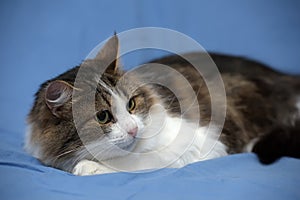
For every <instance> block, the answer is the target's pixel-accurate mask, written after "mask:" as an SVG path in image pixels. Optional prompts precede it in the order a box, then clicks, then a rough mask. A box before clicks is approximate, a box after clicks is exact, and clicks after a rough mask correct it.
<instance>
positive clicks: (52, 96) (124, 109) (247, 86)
mask: <svg viewBox="0 0 300 200" xmlns="http://www.w3.org/2000/svg"><path fill="white" fill-rule="evenodd" d="M118 48H119V42H118V38H117V36H113V37H112V38H111V39H110V40H109V41H108V42H107V43H106V44H105V45H104V47H103V48H102V49H101V51H100V52H99V53H98V55H97V56H96V57H95V58H94V59H91V60H86V61H84V62H83V63H82V64H81V66H77V67H75V68H73V69H71V70H69V71H67V72H65V73H63V74H61V75H60V76H58V77H56V78H54V79H51V80H48V81H46V82H45V83H44V84H42V85H41V87H40V89H39V90H38V92H37V93H36V99H35V103H34V105H33V107H32V110H31V112H30V113H29V116H28V133H27V137H26V141H25V149H26V150H27V152H29V153H30V154H32V155H33V156H34V157H36V158H38V159H39V160H40V161H41V162H42V163H44V164H45V165H48V166H52V167H56V168H59V169H62V170H65V171H68V172H72V173H74V174H76V175H91V174H101V173H109V172H115V171H118V170H122V171H137V170H145V169H155V168H160V167H164V166H166V167H182V166H185V165H187V164H189V163H192V162H197V161H201V160H205V159H211V158H217V157H220V156H225V155H228V154H233V153H241V152H245V151H253V152H255V153H257V154H258V156H259V159H260V160H261V162H263V163H271V162H274V161H275V160H276V159H278V158H280V157H281V156H292V157H297V158H299V157H300V79H299V77H298V76H288V75H284V74H281V73H278V72H275V71H273V70H271V69H270V68H268V67H266V66H264V65H262V64H260V63H257V62H254V61H251V60H247V59H243V58H239V57H233V56H226V55H219V54H210V56H211V58H212V59H213V61H214V62H215V63H216V65H217V67H218V69H219V71H220V73H221V76H222V79H223V82H224V86H225V89H226V97H227V104H226V108H227V112H226V118H225V123H224V126H223V127H222V134H221V135H220V137H218V136H219V135H218V131H217V130H218V127H219V126H221V125H219V124H214V123H213V127H210V129H209V133H207V132H206V131H207V130H208V126H209V123H210V120H211V115H212V112H211V99H210V95H209V91H208V88H207V84H206V83H205V81H204V80H203V78H202V77H201V75H199V74H198V73H197V72H196V71H195V68H194V67H193V66H192V65H191V64H190V63H189V62H188V61H186V60H185V59H183V58H182V57H181V56H178V55H174V56H168V57H164V58H162V59H158V60H154V61H151V62H149V63H146V65H150V64H151V63H160V64H164V65H167V66H170V67H171V68H172V69H175V70H176V71H178V72H179V73H180V74H182V75H183V76H184V77H185V78H186V79H187V80H188V81H189V83H190V85H191V86H192V89H193V90H194V91H195V93H196V94H197V100H198V101H197V105H198V108H199V111H200V120H197V119H198V118H199V114H197V113H196V114H195V115H193V113H192V111H193V109H190V110H189V113H188V114H186V115H184V117H183V118H182V113H181V109H182V108H181V107H180V101H181V100H182V99H184V100H186V101H187V104H191V105H192V107H193V102H192V100H189V96H187V95H186V94H185V89H181V91H182V95H181V97H180V98H182V99H178V97H176V96H175V94H174V93H173V92H172V91H171V90H169V89H168V88H166V87H163V86H161V85H158V84H143V80H141V77H142V76H141V77H139V74H134V75H133V76H129V78H122V76H123V75H124V74H125V72H124V71H122V69H120V67H119V64H118ZM187 56H188V57H190V58H192V59H195V60H197V59H199V60H201V56H202V54H201V53H191V54H187ZM111 61H113V62H111ZM109 63H110V64H109ZM107 64H109V67H107V68H106V69H105V71H104V73H103V74H102V75H101V76H100V75H99V74H97V69H101V68H103V70H104V68H105V67H106V66H107ZM80 67H85V68H87V69H90V70H87V71H85V72H84V74H83V76H84V78H83V79H82V83H81V84H82V85H83V88H84V89H83V88H78V87H75V79H76V75H77V74H78V73H79V70H80ZM123 77H124V76H123ZM161 77H163V78H169V79H170V80H169V83H170V84H171V85H175V87H177V86H176V84H177V85H178V80H176V79H175V78H172V76H169V77H167V76H166V74H161ZM94 85H96V88H93V86H94ZM178 87H180V86H179V85H178ZM74 91H76V92H77V95H74ZM90 94H92V95H94V99H93V100H94V101H92V102H90V101H89V100H87V98H86V97H87V96H88V95H90ZM74 106H77V110H78V112H77V114H78V115H80V116H76V117H77V118H78V117H79V118H82V119H84V120H83V122H81V123H80V125H77V126H76V124H75V122H74V109H73V108H74ZM93 110H95V112H94V111H93ZM214 127H215V128H214ZM214 130H215V131H214ZM79 133H80V134H79ZM178 133H179V134H178ZM178 135H180V137H178ZM176 137H178V138H177V139H176ZM83 140H84V141H83ZM253 145H254V147H253V148H252V146H253Z"/></svg>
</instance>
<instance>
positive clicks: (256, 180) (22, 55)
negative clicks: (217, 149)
mask: <svg viewBox="0 0 300 200" xmlns="http://www.w3.org/2000/svg"><path fill="white" fill-rule="evenodd" d="M299 9H300V2H299V1H267V0H266V1H261V0H249V1H247V2H245V1H239V0H232V1H222V0H221V1H199V0H192V1H176V0H164V1H140V0H139V1H112V0H101V1H99V0H89V1H76V0H73V1H67V0H65V1H36V0H28V1H0V28H1V34H0V44H1V45H0V61H1V66H0V76H1V77H0V111H1V112H0V199H3V200H6V199H7V200H16V199H22V200H26V199H28V200H34V199H38V200H48V199H49V200H52V199H58V200H59V199H62V200H64V199H65V200H66V199H70V200H77V199H83V200H94V199H205V200H207V199H212V200H216V199H230V200H233V199H243V200H247V199H251V200H253V199H264V200H265V199H272V200H276V199H289V200H290V199H295V200H296V199H297V200H299V199H300V190H299V185H300V160H296V159H292V158H282V159H281V160H279V161H278V162H276V163H274V164H272V165H268V166H264V165H261V164H260V163H259V162H258V160H257V158H256V156H255V155H253V154H239V155H233V156H227V157H224V158H220V159H215V160H210V161H204V162H199V163H194V164H191V165H189V166H187V167H184V168H182V169H163V170H159V171H155V172H151V173H115V174H106V175H97V176H89V177H77V176H74V175H72V174H69V173H66V172H63V171H60V170H57V169H53V168H50V167H46V166H43V165H41V164H40V163H39V161H37V160H36V159H35V158H33V157H31V156H29V155H27V154H26V153H25V152H24V151H23V148H22V145H23V140H24V133H25V123H24V122H25V118H26V114H27V113H28V111H29V109H30V107H31V105H32V102H33V94H34V93H35V92H36V91H37V89H38V85H39V84H41V83H42V82H44V81H45V80H47V79H49V78H52V77H55V76H57V75H58V74H60V73H62V72H64V71H65V70H67V69H69V68H71V67H73V66H75V65H77V64H79V63H80V62H81V61H82V60H83V59H84V58H85V56H86V55H87V54H88V53H89V52H90V51H91V50H92V49H93V48H94V47H95V46H96V45H97V44H98V43H99V42H101V41H103V40H104V39H106V38H107V37H109V36H111V35H112V33H113V31H117V32H122V31H125V30H128V29H130V28H135V27H143V26H159V27H165V28H171V29H174V30H177V31H180V32H182V33H184V34H187V35H188V36H190V37H192V38H193V39H195V40H196V41H198V42H199V43H200V44H201V45H203V47H204V48H205V49H206V50H208V51H216V52H221V53H227V54H233V55H242V56H246V57H249V58H253V59H255V60H258V61H261V62H263V63H266V64H268V65H270V66H272V67H274V68H275V69H278V70H281V71H284V72H287V73H294V74H296V73H298V74H299V73H300V68H299V52H300V45H299V43H300V37H299V35H300V23H299V22H300V21H299V19H300V12H299ZM121 45H122V44H121ZM129 56H130V55H129ZM152 58H154V57H152ZM152 58H150V57H143V56H141V57H138V58H130V59H128V60H127V62H128V63H129V64H131V66H134V65H135V64H139V63H141V62H144V61H147V60H149V59H152ZM125 65H126V60H125Z"/></svg>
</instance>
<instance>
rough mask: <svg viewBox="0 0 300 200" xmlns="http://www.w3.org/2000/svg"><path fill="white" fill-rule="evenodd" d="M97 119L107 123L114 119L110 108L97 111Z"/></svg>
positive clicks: (101, 122)
mask: <svg viewBox="0 0 300 200" xmlns="http://www.w3.org/2000/svg"><path fill="white" fill-rule="evenodd" d="M96 119H97V121H98V122H99V123H100V124H107V123H109V122H110V121H111V120H112V116H111V114H110V112H109V111H108V110H103V111H100V112H97V114H96Z"/></svg>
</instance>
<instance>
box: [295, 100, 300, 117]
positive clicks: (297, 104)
mask: <svg viewBox="0 0 300 200" xmlns="http://www.w3.org/2000/svg"><path fill="white" fill-rule="evenodd" d="M296 107H297V109H298V113H299V114H298V115H299V116H300V97H298V99H297V102H296Z"/></svg>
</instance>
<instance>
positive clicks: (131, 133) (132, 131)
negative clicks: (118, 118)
mask: <svg viewBox="0 0 300 200" xmlns="http://www.w3.org/2000/svg"><path fill="white" fill-rule="evenodd" d="M137 131H138V128H137V127H134V128H133V129H131V130H129V131H128V134H129V135H131V136H132V137H135V136H136V134H137Z"/></svg>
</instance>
